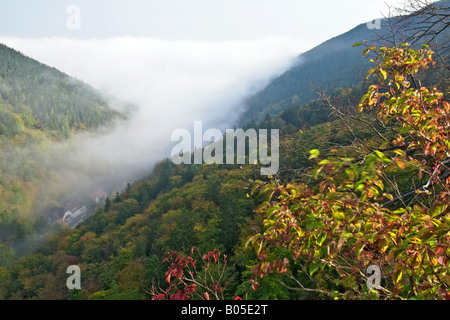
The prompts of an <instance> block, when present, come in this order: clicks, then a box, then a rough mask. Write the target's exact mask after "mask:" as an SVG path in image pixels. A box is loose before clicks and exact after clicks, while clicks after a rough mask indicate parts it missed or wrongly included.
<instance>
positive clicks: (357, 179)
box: [0, 0, 450, 317]
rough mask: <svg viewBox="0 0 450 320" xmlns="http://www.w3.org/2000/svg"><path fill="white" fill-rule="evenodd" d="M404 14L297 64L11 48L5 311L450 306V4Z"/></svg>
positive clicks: (4, 147)
mask: <svg viewBox="0 0 450 320" xmlns="http://www.w3.org/2000/svg"><path fill="white" fill-rule="evenodd" d="M76 9H77V10H78V11H76V14H77V19H78V20H77V26H78V27H77V28H74V30H72V31H74V32H75V31H77V30H83V26H84V24H83V23H84V21H85V20H83V19H84V18H83V17H84V15H83V10H82V6H81V9H80V8H79V7H76ZM80 10H81V11H80ZM398 10H399V11H398V12H396V13H397V15H392V16H389V17H384V18H380V19H377V20H373V21H369V22H366V23H364V22H363V21H361V24H360V25H357V26H355V27H354V28H352V29H350V30H348V31H347V32H345V33H343V34H341V35H338V36H336V37H333V38H331V39H329V40H327V41H325V42H323V43H321V44H320V45H317V46H314V47H313V48H311V49H309V50H307V51H305V52H303V53H301V52H297V51H296V50H294V49H291V48H292V47H295V46H293V45H292V44H291V45H290V46H289V45H285V43H284V42H283V41H288V42H289V41H291V40H289V39H288V40H283V41H281V40H279V39H267V40H258V41H253V42H251V41H248V42H246V41H234V42H233V41H211V42H207V41H185V40H183V41H179V40H170V41H169V40H161V39H156V38H150V37H138V36H136V37H134V36H117V37H111V38H106V39H101V38H92V39H76V37H74V38H73V39H70V38H58V37H47V38H39V39H38V38H36V39H33V38H25V37H23V38H20V37H3V36H0V300H230V301H231V300H233V301H236V300H237V301H239V300H264V301H270V300H450V268H449V264H448V259H449V257H450V103H449V95H450V67H449V66H450V52H449V46H448V44H449V43H450V41H449V40H450V28H449V26H450V25H449V20H450V2H449V1H448V0H441V1H436V2H433V1H427V0H413V1H409V2H408V3H405V4H404V6H403V7H402V9H401V10H400V9H398ZM72 13H73V12H72ZM80 14H81V15H80ZM186 32H187V31H186ZM312 32H313V31H312ZM0 35H1V34H0ZM268 48H272V49H270V50H269V49H268ZM287 48H289V49H287ZM231 128H233V129H231ZM74 270H75V271H74ZM69 271H70V272H69ZM72 271H74V273H73V274H72V273H71V272H72ZM72 279H75V282H76V285H73V283H72V284H71V282H70V281H72ZM148 303H150V301H149V302H148ZM259 307H261V314H264V315H265V314H266V307H267V310H268V312H270V308H271V306H270V304H269V303H264V304H259V303H254V304H252V305H233V306H231V305H230V306H227V309H223V310H222V309H220V305H217V306H216V305H215V306H207V305H197V304H193V303H192V305H191V304H188V305H183V308H182V309H180V310H181V311H180V314H182V315H204V316H208V317H213V315H217V314H223V313H225V312H226V313H227V314H228V312H229V313H230V314H241V315H242V312H245V313H247V314H251V313H255V314H256V312H257V313H259V312H260V311H259V310H260V308H259ZM263 307H264V308H263ZM255 308H256V309H255ZM255 310H256V311H255ZM263 311H264V312H263Z"/></svg>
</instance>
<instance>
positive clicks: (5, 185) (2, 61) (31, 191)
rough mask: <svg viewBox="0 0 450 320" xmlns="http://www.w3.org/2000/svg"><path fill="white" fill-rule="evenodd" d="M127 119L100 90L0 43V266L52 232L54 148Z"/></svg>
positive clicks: (27, 250)
mask: <svg viewBox="0 0 450 320" xmlns="http://www.w3.org/2000/svg"><path fill="white" fill-rule="evenodd" d="M123 118H124V115H122V114H120V113H119V112H117V111H115V110H113V109H112V108H110V107H109V106H108V103H107V102H106V100H105V99H104V98H103V97H102V95H101V94H100V93H99V92H97V91H96V90H95V89H94V88H92V87H90V86H88V85H87V84H85V83H83V82H81V81H79V80H77V79H74V78H71V77H69V76H68V75H66V74H64V73H62V72H60V71H58V70H56V69H54V68H51V67H49V66H46V65H44V64H41V63H39V62H38V61H36V60H33V59H31V58H28V57H26V56H24V55H22V54H21V53H19V52H17V51H15V50H13V49H11V48H8V47H6V46H5V45H1V44H0V150H1V151H0V265H2V264H3V263H7V262H6V261H9V259H10V258H11V257H15V256H16V255H20V254H22V253H25V252H29V250H31V249H32V248H33V247H35V246H37V245H39V241H38V239H39V237H40V235H42V234H44V233H45V232H46V231H49V230H51V228H52V226H50V225H48V222H47V221H46V220H47V218H46V217H42V216H40V215H39V214H40V212H39V210H40V209H42V208H43V207H44V206H46V205H48V204H49V203H52V204H53V205H58V203H57V200H58V199H56V198H55V197H54V196H53V195H51V192H50V186H49V184H48V182H49V181H50V179H51V177H52V175H55V168H54V167H52V165H54V163H55V161H54V159H55V158H56V157H58V156H59V155H58V153H57V152H53V151H52V149H51V148H52V146H54V145H55V144H56V143H57V142H62V141H67V139H69V138H70V137H72V136H73V135H74V134H76V133H77V132H80V131H92V130H95V129H97V128H99V127H102V126H111V125H112V124H113V123H114V120H115V119H117V120H119V119H123Z"/></svg>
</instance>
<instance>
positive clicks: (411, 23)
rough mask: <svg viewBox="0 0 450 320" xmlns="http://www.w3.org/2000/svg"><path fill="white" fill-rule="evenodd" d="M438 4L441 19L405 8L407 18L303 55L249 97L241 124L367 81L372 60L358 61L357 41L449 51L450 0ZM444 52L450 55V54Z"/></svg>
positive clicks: (356, 32)
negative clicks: (322, 93)
mask: <svg viewBox="0 0 450 320" xmlns="http://www.w3.org/2000/svg"><path fill="white" fill-rule="evenodd" d="M435 7H438V8H439V7H441V8H443V9H441V10H439V11H438V12H439V15H440V17H441V18H442V21H441V20H439V19H440V18H436V17H435V18H431V19H430V20H428V21H426V22H423V19H421V15H420V14H411V12H404V13H403V14H405V16H404V17H391V18H384V19H380V22H379V23H380V24H379V26H380V29H376V28H372V29H370V28H368V26H367V24H366V23H363V24H360V25H359V26H357V27H355V28H354V29H352V30H350V31H348V32H346V33H344V34H342V35H339V36H337V37H335V38H332V39H330V40H327V41H326V42H324V43H322V44H321V45H319V46H317V47H315V48H313V49H311V50H309V51H307V52H305V53H302V54H301V55H299V56H298V58H297V59H296V65H295V66H294V67H293V68H292V69H290V70H288V71H287V72H285V73H284V74H283V75H281V76H279V77H278V78H276V79H274V80H273V81H272V82H271V83H270V84H269V85H268V86H267V87H266V88H265V89H263V90H262V91H261V92H259V93H257V94H256V95H254V96H252V97H250V98H249V99H248V100H247V102H246V112H245V113H243V114H242V116H241V118H240V124H241V125H247V124H249V123H250V122H251V121H252V120H254V121H256V122H259V121H263V120H264V119H265V117H266V116H267V115H269V116H273V115H278V114H280V113H281V112H282V111H284V110H286V109H287V108H289V107H291V106H293V107H298V106H301V105H304V104H307V103H308V102H310V101H311V100H313V99H316V98H317V97H318V96H317V92H316V91H323V90H327V91H330V92H332V91H335V90H342V89H344V88H353V87H355V86H358V85H359V84H360V83H361V81H364V78H365V74H366V73H367V70H369V68H370V61H369V60H368V59H365V60H363V59H360V57H361V54H362V50H363V49H361V48H359V47H356V48H355V47H353V44H354V43H356V42H359V41H367V43H369V44H374V43H376V44H377V45H378V46H382V45H392V44H394V43H396V44H400V43H402V42H405V41H406V42H408V40H412V41H409V42H414V45H415V46H416V47H417V46H418V45H420V44H423V43H427V42H431V43H435V44H437V46H439V47H443V49H445V50H448V46H447V45H446V43H447V40H448V39H449V34H450V31H449V30H448V29H447V28H445V25H446V19H448V17H446V16H445V14H444V11H445V9H446V8H448V7H449V2H448V1H447V0H444V1H438V2H437V3H436V4H435ZM425 10H426V9H425ZM419 32H422V33H423V37H422V41H416V40H413V39H414V38H417V35H419ZM434 34H436V35H435V36H434ZM444 56H445V57H447V58H446V59H448V56H447V55H445V54H443V57H444ZM437 59H438V60H439V58H438V57H437ZM447 63H448V60H447ZM447 76H448V75H447ZM437 78H439V77H437ZM437 78H435V80H436V79H437Z"/></svg>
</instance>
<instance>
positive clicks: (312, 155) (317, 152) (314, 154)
mask: <svg viewBox="0 0 450 320" xmlns="http://www.w3.org/2000/svg"><path fill="white" fill-rule="evenodd" d="M309 153H310V155H311V156H310V157H309V159H310V160H311V159H315V158H318V157H319V155H320V151H319V150H317V149H313V150H311V151H310V152H309Z"/></svg>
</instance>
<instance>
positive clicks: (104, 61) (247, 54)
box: [0, 37, 306, 191]
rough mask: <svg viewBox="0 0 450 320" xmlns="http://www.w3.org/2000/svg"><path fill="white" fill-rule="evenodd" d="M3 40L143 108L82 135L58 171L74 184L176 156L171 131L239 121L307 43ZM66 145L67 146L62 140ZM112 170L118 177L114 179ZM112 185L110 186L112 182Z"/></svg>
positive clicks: (130, 172) (122, 177) (135, 171)
mask: <svg viewBox="0 0 450 320" xmlns="http://www.w3.org/2000/svg"><path fill="white" fill-rule="evenodd" d="M0 42H3V43H5V44H6V45H8V46H10V47H12V48H14V49H16V50H19V51H21V52H22V53H24V54H26V55H27V56H30V57H32V58H34V59H36V60H38V61H40V62H43V63H45V64H47V65H49V66H52V67H56V68H57V69H59V70H61V71H63V72H65V73H67V74H68V75H70V76H74V77H76V78H78V79H81V80H83V81H85V82H86V83H88V84H90V85H92V86H93V87H95V88H97V89H99V90H100V91H102V92H103V93H105V94H107V95H108V96H110V97H113V98H114V99H117V101H119V102H117V101H112V102H111V105H112V106H116V107H117V106H120V105H121V103H120V102H125V103H130V104H132V105H134V106H135V107H136V108H135V109H134V110H133V111H132V113H131V114H130V118H129V120H128V121H126V122H124V123H122V124H119V125H117V126H116V127H115V129H114V130H113V131H112V132H109V133H108V134H89V135H80V136H79V137H77V138H75V141H76V143H72V144H71V146H72V147H71V150H70V152H69V154H68V155H67V156H64V157H60V159H62V161H63V162H64V163H65V164H64V165H61V163H59V164H58V165H57V166H56V165H55V170H56V168H57V167H58V169H57V170H60V171H55V172H57V173H56V175H59V176H60V179H63V180H64V181H66V182H67V183H69V184H70V185H72V190H79V189H83V188H86V186H88V185H89V186H90V187H92V185H93V184H94V185H95V187H97V186H98V187H100V188H103V189H105V190H107V189H108V188H110V187H111V185H102V183H103V184H112V183H113V182H112V181H114V180H115V182H114V183H116V182H117V181H120V182H121V183H126V182H133V181H134V180H136V179H139V178H140V177H142V176H143V175H146V174H148V173H149V172H150V171H151V168H152V167H153V165H154V164H155V162H157V161H159V160H162V159H163V158H165V157H169V156H170V150H171V148H172V147H173V146H174V144H176V143H173V142H171V141H170V138H171V133H172V132H173V131H174V130H175V129H177V128H186V129H188V130H192V129H193V124H194V121H203V130H206V129H209V128H217V129H220V130H224V129H227V128H233V127H234V126H235V121H236V119H237V118H238V116H239V114H240V112H242V110H243V108H244V103H243V102H244V100H245V99H246V98H247V97H248V96H249V95H252V94H253V93H255V92H257V91H258V90H261V89H262V88H264V86H265V85H267V84H268V82H269V81H270V80H271V79H273V78H274V77H276V76H277V75H279V74H281V73H283V72H284V71H285V70H286V69H288V68H289V67H290V66H291V65H292V64H293V63H295V62H296V59H295V58H296V57H297V56H298V55H299V54H300V53H301V52H302V51H303V50H305V49H306V48H305V47H304V46H302V43H300V42H299V41H294V40H293V39H290V38H271V39H264V40H258V41H237V42H231V41H223V42H201V41H166V40H158V39H151V38H135V37H118V38H109V39H101V40H100V39H93V40H76V39H67V38H41V39H23V38H1V39H0ZM59 147H61V146H59ZM111 178H112V179H111ZM109 191H111V190H109Z"/></svg>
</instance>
